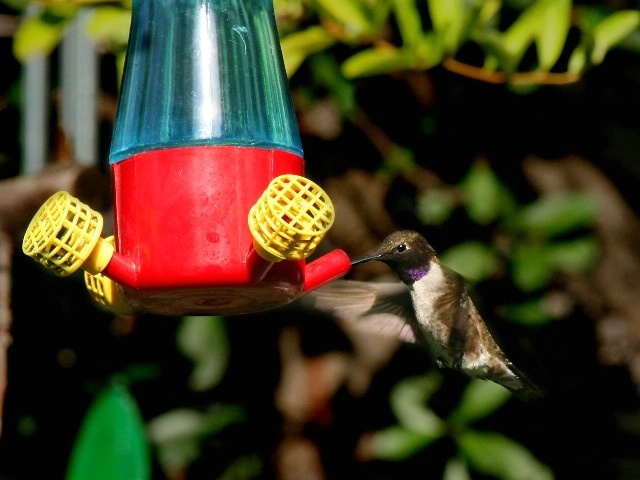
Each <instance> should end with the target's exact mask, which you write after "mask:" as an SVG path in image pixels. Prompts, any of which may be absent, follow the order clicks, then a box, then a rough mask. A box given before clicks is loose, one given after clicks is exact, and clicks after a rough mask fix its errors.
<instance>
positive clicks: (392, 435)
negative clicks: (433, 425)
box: [373, 425, 436, 461]
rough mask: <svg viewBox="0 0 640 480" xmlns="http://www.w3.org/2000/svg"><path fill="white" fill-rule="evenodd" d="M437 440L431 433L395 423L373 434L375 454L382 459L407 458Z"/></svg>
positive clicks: (397, 459)
mask: <svg viewBox="0 0 640 480" xmlns="http://www.w3.org/2000/svg"><path fill="white" fill-rule="evenodd" d="M435 440H436V439H435V438H433V437H432V436H431V435H426V434H421V433H416V432H414V431H411V430H407V429H406V428H404V427H402V426H400V425H394V426H391V427H387V428H385V429H383V430H380V431H378V432H375V433H374V434H373V454H374V456H375V457H376V458H379V459H381V460H391V461H400V460H405V459H407V458H409V457H412V456H413V455H415V454H416V453H418V452H420V451H421V450H424V449H425V448H426V447H428V446H429V445H430V444H432V443H433V442H434V441H435Z"/></svg>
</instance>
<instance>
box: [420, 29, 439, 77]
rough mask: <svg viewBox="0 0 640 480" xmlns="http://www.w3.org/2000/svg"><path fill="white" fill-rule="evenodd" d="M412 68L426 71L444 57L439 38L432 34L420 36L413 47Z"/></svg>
mask: <svg viewBox="0 0 640 480" xmlns="http://www.w3.org/2000/svg"><path fill="white" fill-rule="evenodd" d="M414 54H415V55H414V60H413V63H414V65H413V68H416V69H423V70H428V69H429V68H432V67H435V66H436V65H438V64H439V63H440V62H441V61H442V59H443V57H444V49H443V47H442V42H441V41H440V38H439V37H438V36H437V35H436V34H435V33H434V32H428V33H425V34H424V35H422V37H421V38H420V40H419V42H418V45H417V46H416V47H415V52H414Z"/></svg>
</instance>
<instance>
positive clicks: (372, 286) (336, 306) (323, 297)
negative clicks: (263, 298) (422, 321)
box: [296, 280, 416, 343]
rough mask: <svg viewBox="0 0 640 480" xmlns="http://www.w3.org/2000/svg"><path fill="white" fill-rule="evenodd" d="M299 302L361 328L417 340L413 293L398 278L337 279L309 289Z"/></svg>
mask: <svg viewBox="0 0 640 480" xmlns="http://www.w3.org/2000/svg"><path fill="white" fill-rule="evenodd" d="M296 303H298V304H299V306H301V307H303V308H313V309H317V310H319V311H322V312H325V313H327V314H329V315H331V316H332V317H334V318H336V319H337V320H339V321H343V322H347V323H349V325H352V326H354V327H355V328H357V329H358V330H360V331H365V332H371V333H378V334H382V335H386V336H391V337H396V338H398V339H400V340H402V341H405V342H410V343H414V342H415V341H416V339H415V335H414V334H413V331H412V329H411V327H410V325H411V324H412V323H415V321H414V320H413V317H415V314H414V310H413V305H412V303H411V296H410V295H409V291H408V290H407V287H406V285H405V284H404V283H402V282H399V281H397V282H396V281H389V282H365V281H356V280H335V281H333V282H330V283H328V284H326V285H324V286H322V287H320V288H318V289H316V290H313V291H311V292H309V293H306V294H305V295H303V296H302V297H300V298H299V299H298V300H296Z"/></svg>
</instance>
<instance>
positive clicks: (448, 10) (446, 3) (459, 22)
mask: <svg viewBox="0 0 640 480" xmlns="http://www.w3.org/2000/svg"><path fill="white" fill-rule="evenodd" d="M427 3H428V5H429V14H430V16H431V22H432V23H433V28H434V30H435V32H436V34H437V35H439V37H440V38H441V39H442V45H443V47H444V49H445V51H446V52H447V53H453V52H455V51H456V50H457V48H458V45H459V44H460V41H461V37H462V31H463V29H464V24H465V2H464V1H463V0H429V1H428V2H427Z"/></svg>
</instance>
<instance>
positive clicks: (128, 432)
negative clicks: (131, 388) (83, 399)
mask: <svg viewBox="0 0 640 480" xmlns="http://www.w3.org/2000/svg"><path fill="white" fill-rule="evenodd" d="M87 478H91V479H95V480H121V479H123V478H127V479H131V480H146V479H150V478H151V456H150V450H149V445H148V442H147V438H146V432H145V426H144V423H143V420H142V418H141V416H140V412H139V411H138V407H137V405H136V402H135V400H134V399H133V397H132V396H131V395H130V394H129V392H128V391H127V389H126V388H125V387H124V386H123V385H120V384H112V385H110V386H108V387H107V388H105V389H104V390H103V391H102V392H101V393H100V394H99V395H98V397H97V398H96V400H95V401H94V403H93V404H92V405H91V407H90V408H89V410H88V412H87V414H86V416H85V418H84V420H83V423H82V426H81V428H80V432H79V433H78V436H77V438H76V441H75V444H74V447H73V451H72V454H71V459H70V462H69V467H68V471H67V476H66V479H67V480H86V479H87Z"/></svg>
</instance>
